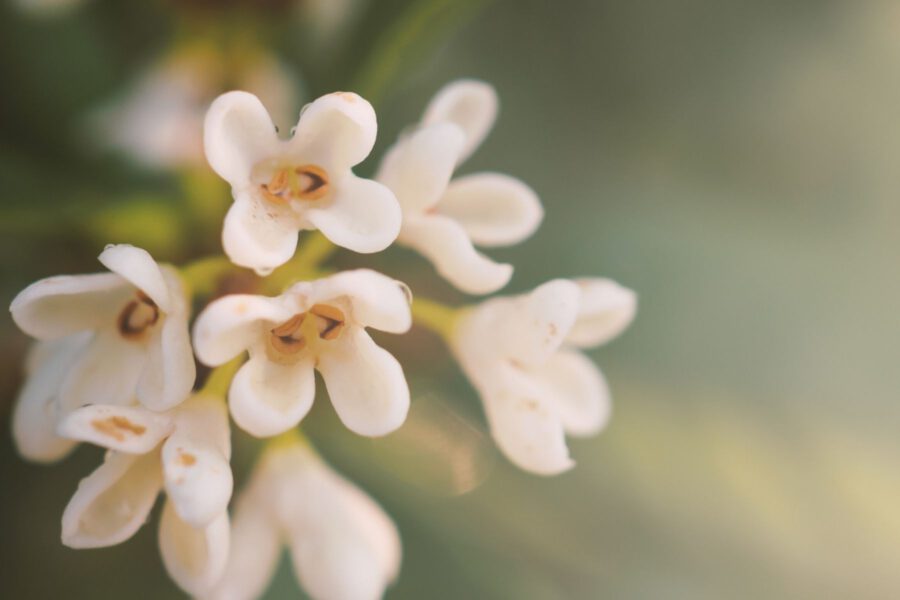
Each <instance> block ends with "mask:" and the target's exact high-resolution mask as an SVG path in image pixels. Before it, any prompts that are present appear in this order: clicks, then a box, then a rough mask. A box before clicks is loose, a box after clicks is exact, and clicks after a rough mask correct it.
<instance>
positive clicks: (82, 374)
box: [60, 330, 147, 408]
mask: <svg viewBox="0 0 900 600" xmlns="http://www.w3.org/2000/svg"><path fill="white" fill-rule="evenodd" d="M146 362H147V350H146V348H145V347H144V345H143V344H140V343H136V342H133V341H129V340H126V339H123V338H122V337H121V336H120V335H119V334H118V332H116V331H113V330H103V331H99V332H98V333H97V334H96V335H95V336H94V339H93V340H91V342H90V343H89V344H88V346H87V348H86V349H85V351H84V352H83V353H82V355H81V356H80V357H79V359H78V360H77V361H76V362H75V364H73V365H72V367H71V368H70V369H69V373H68V374H67V375H66V378H65V379H64V380H63V384H62V389H61V391H60V400H61V402H62V403H63V404H65V405H66V406H71V407H72V408H75V407H78V406H84V405H85V404H117V405H125V404H130V403H131V402H132V400H134V397H135V390H136V388H137V384H138V380H139V379H140V376H141V372H142V371H143V370H144V365H145V364H146Z"/></svg>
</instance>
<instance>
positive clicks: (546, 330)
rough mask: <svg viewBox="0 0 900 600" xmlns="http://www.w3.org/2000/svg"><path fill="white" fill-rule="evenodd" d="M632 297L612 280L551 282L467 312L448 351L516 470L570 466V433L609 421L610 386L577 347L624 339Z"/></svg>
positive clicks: (633, 302) (543, 471)
mask: <svg viewBox="0 0 900 600" xmlns="http://www.w3.org/2000/svg"><path fill="white" fill-rule="evenodd" d="M636 305H637V302H636V296H635V294H634V292H632V291H631V290H628V289H626V288H623V287H621V286H619V285H618V284H616V283H615V282H613V281H610V280H608V279H580V280H576V281H570V280H564V279H556V280H553V281H550V282H548V283H545V284H543V285H541V286H539V287H538V288H536V289H535V290H534V291H532V292H531V293H529V294H525V295H521V296H513V297H498V298H492V299H490V300H487V301H485V302H483V303H481V304H479V305H477V306H475V307H474V308H471V309H467V310H466V311H465V312H464V313H463V315H462V316H461V317H460V318H459V321H458V322H457V324H456V325H455V327H454V330H453V334H452V339H451V345H452V347H453V351H454V354H455V355H456V357H457V359H458V361H459V362H460V365H461V366H462V368H463V371H464V372H465V373H466V375H467V376H468V378H469V380H470V381H471V382H472V384H473V386H474V387H475V388H476V390H477V391H478V392H479V394H480V395H481V399H482V402H483V404H484V408H485V413H486V415H487V419H488V423H489V425H490V429H491V434H492V435H493V437H494V440H495V441H496V442H497V445H498V446H499V447H500V449H501V450H502V451H503V453H504V454H506V456H507V457H508V458H509V459H510V460H511V461H512V462H513V463H515V464H516V465H517V466H519V467H520V468H522V469H525V470H527V471H531V472H534V473H538V474H541V475H553V474H557V473H561V472H563V471H565V470H567V469H569V468H570V467H572V466H573V464H574V463H573V461H572V460H571V458H570V457H569V450H568V448H567V446H566V440H565V436H566V434H569V435H573V436H588V435H592V434H595V433H597V432H598V431H600V429H602V428H603V427H604V425H605V424H606V422H607V420H608V418H609V414H610V395H609V388H608V387H607V384H606V381H605V379H604V377H603V375H602V373H601V372H600V370H599V369H598V368H597V367H596V366H595V365H594V364H593V362H591V361H590V359H588V358H587V357H586V356H585V355H584V354H582V353H581V352H579V350H578V349H579V348H592V347H595V346H599V345H601V344H604V343H606V342H608V341H609V340H611V339H612V338H614V337H616V336H617V335H619V333H621V332H622V331H623V330H624V329H625V328H626V327H627V326H628V324H629V323H630V322H631V320H632V319H633V318H634V314H635V311H636Z"/></svg>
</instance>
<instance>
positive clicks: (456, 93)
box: [422, 79, 497, 163]
mask: <svg viewBox="0 0 900 600" xmlns="http://www.w3.org/2000/svg"><path fill="white" fill-rule="evenodd" d="M496 118H497V93H496V92H495V91H494V88H493V87H492V86H490V85H489V84H487V83H484V82H483V81H476V80H474V79H459V80H457V81H454V82H452V83H449V84H447V85H445V86H444V87H443V88H441V89H440V90H439V91H438V93H437V94H435V96H434V98H432V99H431V102H430V103H429V104H428V107H427V108H426V109H425V115H424V116H423V117H422V125H431V124H432V123H441V122H450V123H454V124H456V125H458V126H459V127H461V128H462V129H463V131H465V132H466V142H465V146H464V147H463V149H462V152H461V156H460V157H459V162H460V163H461V162H463V161H464V160H466V158H468V157H469V155H470V154H472V152H474V151H475V149H476V148H477V147H478V146H479V145H480V144H481V142H482V140H484V138H485V136H486V135H487V134H488V132H489V131H490V130H491V127H492V126H493V125H494V120H495V119H496Z"/></svg>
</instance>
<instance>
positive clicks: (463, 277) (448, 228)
mask: <svg viewBox="0 0 900 600" xmlns="http://www.w3.org/2000/svg"><path fill="white" fill-rule="evenodd" d="M400 241H401V242H402V243H403V244H405V245H407V246H410V247H412V248H414V249H415V250H417V251H418V252H420V253H421V254H422V255H423V256H424V257H425V258H427V259H428V260H429V261H431V263H432V264H434V267H435V269H437V271H438V273H440V274H441V276H442V277H444V278H445V279H446V280H447V281H449V282H450V283H452V284H453V285H454V286H456V287H457V288H458V289H460V290H462V291H464V292H466V293H469V294H489V293H491V292H495V291H497V290H499V289H500V288H502V287H503V286H504V285H506V284H507V282H508V281H509V278H510V277H512V271H513V268H512V265H508V264H502V263H496V262H494V261H492V260H491V259H489V258H488V257H486V256H484V255H483V254H481V253H479V252H478V251H476V250H475V248H474V246H472V241H471V240H470V239H469V236H468V234H466V232H465V230H463V228H462V227H461V226H460V225H459V224H458V223H457V222H456V221H453V220H452V219H450V218H448V217H444V216H441V215H431V216H426V217H416V218H408V219H407V220H406V221H405V222H404V223H403V231H402V233H401V235H400Z"/></svg>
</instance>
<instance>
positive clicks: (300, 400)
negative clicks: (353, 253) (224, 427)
mask: <svg viewBox="0 0 900 600" xmlns="http://www.w3.org/2000/svg"><path fill="white" fill-rule="evenodd" d="M407 294H408V290H407V289H406V287H405V286H404V285H403V284H401V283H400V282H398V281H395V280H393V279H391V278H389V277H386V276H385V275H382V274H380V273H376V272H375V271H370V270H366V269H360V270H356V271H344V272H341V273H338V274H336V275H332V276H330V277H325V278H323V279H319V280H316V281H309V282H300V283H297V284H295V285H293V286H292V287H291V288H289V289H288V291H287V292H285V293H284V294H282V295H281V296H278V297H274V298H271V297H265V296H256V295H247V294H239V295H231V296H225V297H222V298H220V299H218V300H216V301H214V302H212V303H211V304H210V305H209V306H208V307H206V309H205V310H204V311H203V312H202V313H201V314H200V316H199V317H198V318H197V322H196V324H195V326H194V348H195V351H196V353H197V357H198V358H199V359H200V361H201V362H203V363H205V364H207V365H210V366H217V365H221V364H224V363H226V362H228V361H229V360H231V359H233V358H235V357H236V356H238V355H240V354H241V353H243V352H244V351H245V350H247V351H248V352H249V354H250V359H249V360H248V361H247V362H246V363H245V364H244V365H242V366H241V368H240V370H239V371H238V372H237V374H236V375H235V377H234V381H233V382H232V384H231V387H230V389H229V394H228V401H229V405H230V408H231V415H232V417H233V418H234V420H235V422H236V423H237V424H238V425H239V426H240V427H241V428H243V429H244V430H246V431H247V432H249V433H251V434H252V435H255V436H258V437H266V436H272V435H276V434H278V433H281V432H283V431H286V430H288V429H290V428H292V427H294V426H296V425H297V423H299V422H300V420H301V419H302V418H303V417H304V416H305V415H306V413H307V412H308V411H309V409H310V407H311V406H312V402H313V397H314V396H315V377H314V373H313V371H314V369H315V370H318V371H319V373H320V374H321V375H322V378H323V379H324V381H325V386H326V388H327V389H328V394H329V396H330V397H331V402H332V404H333V405H334V408H335V410H336V411H337V414H338V416H339V417H340V419H341V421H343V423H344V424H345V425H346V426H347V427H348V428H349V429H351V430H352V431H354V432H356V433H359V434H361V435H367V436H379V435H384V434H387V433H390V432H391V431H393V430H395V429H396V428H397V427H399V426H400V425H401V424H402V423H403V421H404V420H405V419H406V414H407V411H408V410H409V388H408V387H407V384H406V379H405V377H404V375H403V369H402V367H401V366H400V363H399V362H397V359H395V358H394V357H393V356H392V355H391V354H390V353H388V352H387V351H386V350H384V349H382V348H380V347H379V346H378V345H377V344H376V343H375V342H374V341H373V340H372V338H371V337H370V336H369V334H368V333H367V332H366V329H365V328H366V327H372V328H374V329H378V330H381V331H386V332H389V333H404V332H406V331H407V330H408V329H409V328H410V326H411V314H410V307H409V299H408V295H407Z"/></svg>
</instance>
